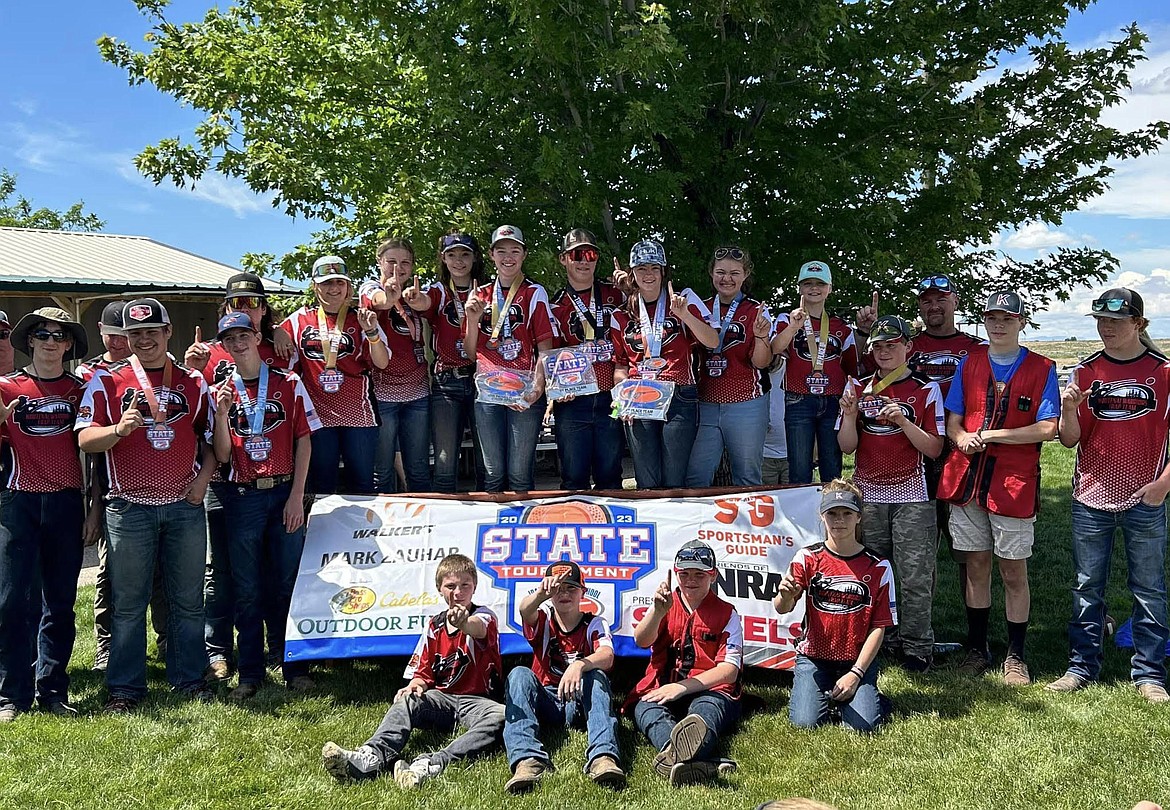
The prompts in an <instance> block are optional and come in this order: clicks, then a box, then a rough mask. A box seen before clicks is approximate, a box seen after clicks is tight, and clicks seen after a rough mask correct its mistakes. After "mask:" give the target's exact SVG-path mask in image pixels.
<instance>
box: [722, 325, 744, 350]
mask: <svg viewBox="0 0 1170 810" xmlns="http://www.w3.org/2000/svg"><path fill="white" fill-rule="evenodd" d="M746 340H747V332H746V331H745V329H744V325H743V324H742V323H740V322H739V321H732V322H731V323H729V324H727V331H725V332H724V333H723V350H724V351H727V350H728V349H730V348H731V347H733V346H739V345H741V344H742V343H744V341H746Z"/></svg>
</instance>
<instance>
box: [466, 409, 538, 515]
mask: <svg viewBox="0 0 1170 810" xmlns="http://www.w3.org/2000/svg"><path fill="white" fill-rule="evenodd" d="M544 407H545V399H544V397H543V396H542V397H541V398H540V399H538V400H537V401H536V402H533V403H532V404H531V405H530V406H529V407H528V408H527V409H526V410H523V411H514V410H512V409H511V408H509V407H506V406H504V405H488V404H486V403H483V402H477V403H475V432H476V434H477V435H478V436H479V446H480V448H481V449H482V450H483V463H484V467H486V469H487V477H486V479H485V481H484V489H485V490H486V491H488V492H503V491H504V490H505V489H512V490H513V491H515V492H528V491H530V490H531V489H532V481H533V478H535V477H536V442H537V439H539V438H540V427H541V424H542V423H543V422H544Z"/></svg>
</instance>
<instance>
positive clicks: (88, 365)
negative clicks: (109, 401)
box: [74, 353, 113, 385]
mask: <svg viewBox="0 0 1170 810" xmlns="http://www.w3.org/2000/svg"><path fill="white" fill-rule="evenodd" d="M105 357H106V356H105V354H104V353H102V354H99V355H98V356H97V357H91V358H90V359H88V360H86V361H85V362H84V363H79V364H78V365H77V370H76V371H75V372H74V373H75V374H76V375H77V376H78V377H80V378H81V381H82V382H83V383H85V384H86V385H89V381H90V380H91V379H92V378H93V375H94V373H95V372H98V371H102V370H103V369H107V368H109V367H110V366H111V365H113V364H112V363H107V362H106V359H105Z"/></svg>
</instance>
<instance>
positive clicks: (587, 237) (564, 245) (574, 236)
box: [561, 228, 597, 253]
mask: <svg viewBox="0 0 1170 810" xmlns="http://www.w3.org/2000/svg"><path fill="white" fill-rule="evenodd" d="M578 247H591V248H596V247H597V237H596V236H594V235H593V233H592V232H590V231H587V230H585V229H584V228H574V229H573V230H571V231H569V232H568V233H567V234H565V236H564V238H563V239H561V253H568V252H569V251H570V250H572V249H573V248H578Z"/></svg>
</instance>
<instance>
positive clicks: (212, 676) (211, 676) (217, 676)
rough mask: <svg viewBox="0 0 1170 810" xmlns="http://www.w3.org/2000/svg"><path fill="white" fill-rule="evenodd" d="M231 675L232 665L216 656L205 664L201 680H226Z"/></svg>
mask: <svg viewBox="0 0 1170 810" xmlns="http://www.w3.org/2000/svg"><path fill="white" fill-rule="evenodd" d="M231 676H232V667H231V664H229V663H228V662H227V661H225V660H223V659H222V658H217V659H216V660H214V661H212V662H211V663H210V664H208V665H207V669H206V670H205V671H204V673H203V680H205V681H226V680H227V679H228V678H230V677H231Z"/></svg>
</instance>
